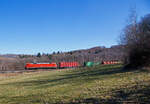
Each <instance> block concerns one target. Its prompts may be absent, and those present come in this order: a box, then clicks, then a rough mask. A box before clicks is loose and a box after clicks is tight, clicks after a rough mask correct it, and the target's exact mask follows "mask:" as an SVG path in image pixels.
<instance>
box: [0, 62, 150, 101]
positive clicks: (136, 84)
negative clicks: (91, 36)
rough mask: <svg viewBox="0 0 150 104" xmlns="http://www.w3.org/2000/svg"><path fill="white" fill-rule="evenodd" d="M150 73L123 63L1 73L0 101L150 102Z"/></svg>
mask: <svg viewBox="0 0 150 104" xmlns="http://www.w3.org/2000/svg"><path fill="white" fill-rule="evenodd" d="M149 99H150V73H149V72H147V71H138V70H134V71H123V70H122V65H101V66H96V67H91V68H79V69H72V70H54V71H43V72H42V71H38V72H30V73H26V72H25V73H21V74H15V73H14V74H0V104H79V103H80V104H99V103H106V104H116V103H123V102H124V104H126V103H150V100H149Z"/></svg>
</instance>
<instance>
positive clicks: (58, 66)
mask: <svg viewBox="0 0 150 104" xmlns="http://www.w3.org/2000/svg"><path fill="white" fill-rule="evenodd" d="M79 66H80V64H79V63H78V62H60V63H59V64H57V63H55V62H53V63H27V64H26V65H25V69H39V68H40V69H42V68H44V69H45V68H50V69H62V68H74V67H79Z"/></svg>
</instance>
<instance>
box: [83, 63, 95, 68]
mask: <svg viewBox="0 0 150 104" xmlns="http://www.w3.org/2000/svg"><path fill="white" fill-rule="evenodd" d="M93 65H94V62H86V63H85V66H86V67H92V66H93Z"/></svg>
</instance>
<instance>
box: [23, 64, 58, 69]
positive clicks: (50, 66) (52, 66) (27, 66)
mask: <svg viewBox="0 0 150 104" xmlns="http://www.w3.org/2000/svg"><path fill="white" fill-rule="evenodd" d="M38 68H57V64H56V63H27V64H26V65H25V69H38Z"/></svg>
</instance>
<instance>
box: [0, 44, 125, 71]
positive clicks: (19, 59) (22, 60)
mask: <svg viewBox="0 0 150 104" xmlns="http://www.w3.org/2000/svg"><path fill="white" fill-rule="evenodd" d="M123 54H124V52H123V46H120V45H116V46H112V47H110V48H106V47H104V46H98V47H93V48H90V49H82V50H74V51H70V52H54V53H53V54H46V53H43V54H42V55H40V56H38V55H25V54H24V55H15V54H6V55H0V71H1V70H3V71H5V70H24V66H25V64H26V63H29V62H31V63H33V62H37V63H38V62H39V63H41V62H57V63H59V62H61V61H67V62H68V61H69V62H70V61H71V62H72V61H77V62H79V63H80V65H83V64H84V63H85V62H87V61H92V62H101V61H104V60H107V61H108V60H119V61H120V60H121V59H122V56H123Z"/></svg>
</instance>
